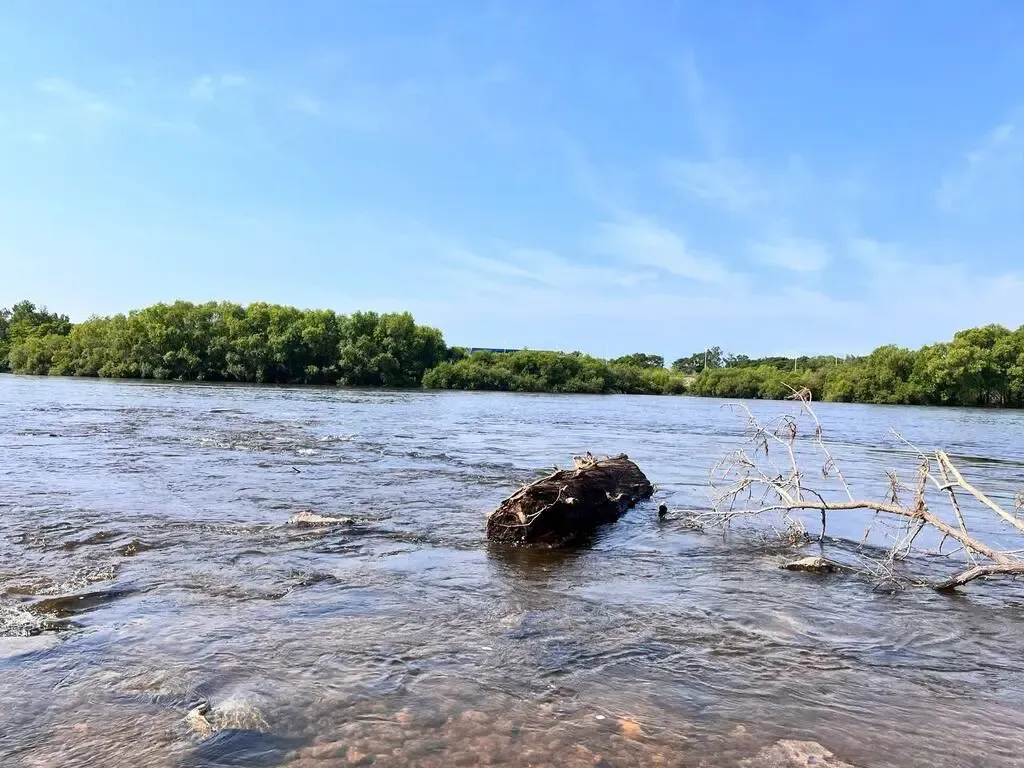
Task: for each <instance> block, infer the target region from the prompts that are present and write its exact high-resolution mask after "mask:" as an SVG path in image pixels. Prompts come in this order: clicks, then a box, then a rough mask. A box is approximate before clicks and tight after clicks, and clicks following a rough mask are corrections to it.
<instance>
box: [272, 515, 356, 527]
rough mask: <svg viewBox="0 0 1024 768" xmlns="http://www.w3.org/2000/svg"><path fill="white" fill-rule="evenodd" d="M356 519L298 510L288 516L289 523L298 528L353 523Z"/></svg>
mask: <svg viewBox="0 0 1024 768" xmlns="http://www.w3.org/2000/svg"><path fill="white" fill-rule="evenodd" d="M354 522H355V520H354V519H353V518H351V517H332V516H330V515H319V514H317V513H316V512H308V511H303V512H296V513H295V514H294V515H292V516H291V517H289V518H288V525H294V526H295V527H296V528H318V527H320V526H325V525H352V524H353V523H354Z"/></svg>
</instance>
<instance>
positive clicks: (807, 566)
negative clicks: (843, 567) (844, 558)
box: [782, 557, 839, 573]
mask: <svg viewBox="0 0 1024 768" xmlns="http://www.w3.org/2000/svg"><path fill="white" fill-rule="evenodd" d="M782 567H783V568H784V569H786V570H787V571H808V572H810V573H833V572H835V571H837V570H839V567H838V566H837V565H836V564H835V563H833V562H832V561H831V560H826V559H825V558H824V557H801V558H800V559H799V560H793V561H792V562H790V563H786V564H785V565H784V566H782Z"/></svg>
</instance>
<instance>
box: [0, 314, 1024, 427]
mask: <svg viewBox="0 0 1024 768" xmlns="http://www.w3.org/2000/svg"><path fill="white" fill-rule="evenodd" d="M2 370H10V371H11V372H13V373H17V374H25V375H38V376H43V375H56V376H72V377H93V378H103V379H120V380H126V381H178V382H199V383H234V384H271V385H277V386H341V387H344V388H350V389H354V390H359V389H363V390H367V389H384V390H393V391H410V390H433V391H444V390H461V391H480V392H529V393H547V394H628V395H695V396H700V397H718V398H724V399H750V400H781V399H785V398H786V397H789V396H790V395H791V394H792V393H793V392H794V391H796V390H801V389H806V390H809V391H810V392H811V394H812V397H813V399H814V400H817V401H826V402H856V403H873V404H887V405H934V406H977V407H996V408H1021V407H1024V326H1022V327H1021V328H1019V329H1017V330H1016V331H1010V330H1009V329H1007V328H1004V327H1002V326H998V325H988V326H984V327H981V328H973V329H969V330H965V331H961V332H959V333H957V334H956V335H955V336H954V338H953V340H952V341H950V342H943V343H938V344H932V345H928V346H925V347H922V348H921V349H919V350H910V349H905V348H901V347H897V346H894V345H886V346H882V347H879V348H878V349H876V350H875V351H874V352H872V353H871V354H870V355H867V356H864V357H846V358H839V357H836V356H832V355H823V356H816V357H797V358H789V357H766V358H757V359H751V358H749V357H746V356H744V355H725V354H723V353H722V351H721V350H720V349H719V348H717V347H714V348H709V349H705V350H702V351H700V352H697V353H694V354H692V355H690V356H689V357H684V358H679V359H678V360H676V361H674V362H673V363H672V364H671V365H666V362H665V360H664V359H663V358H662V357H660V356H658V355H652V354H644V353H635V354H632V355H625V356H623V357H619V358H616V359H614V360H604V359H601V358H597V357H593V356H591V355H586V354H583V353H580V352H550V351H535V350H525V349H524V350H518V351H508V350H489V349H479V348H478V349H472V350H471V349H466V348H462V347H449V346H448V345H447V344H446V343H445V341H444V337H443V335H442V334H441V331H439V330H438V329H436V328H430V327H427V326H423V325H417V324H416V322H415V321H414V319H413V317H412V315H411V314H409V313H408V312H403V313H384V314H378V313H376V312H355V313H353V314H351V315H347V316H346V315H339V314H336V313H335V312H334V311H332V310H299V309H296V308H294V307H286V306H281V305H274V304H265V303H254V304H249V305H247V306H242V305H239V304H233V303H230V302H207V303H205V304H193V303H191V302H184V301H179V302H175V303H173V304H155V305H153V306H150V307H146V308H144V309H140V310H136V311H132V312H129V313H128V314H126V315H124V314H120V315H113V316H110V317H93V318H90V319H89V320H86V321H84V322H82V323H77V324H73V323H71V322H70V321H69V319H68V317H67V316H66V315H60V314H56V313H53V312H49V311H48V310H46V309H45V308H40V307H37V306H36V305H35V304H33V303H32V302H29V301H23V302H19V303H18V304H16V305H14V307H12V308H10V309H3V310H0V371H2Z"/></svg>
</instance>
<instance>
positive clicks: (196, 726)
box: [185, 698, 269, 739]
mask: <svg viewBox="0 0 1024 768" xmlns="http://www.w3.org/2000/svg"><path fill="white" fill-rule="evenodd" d="M185 722H186V723H187V724H188V727H189V728H191V729H192V731H193V732H195V733H196V735H198V736H199V737H200V738H203V739H205V738H208V737H209V736H212V735H213V734H214V733H216V732H217V731H223V730H246V731H258V732H262V731H266V730H267V729H268V727H269V726H268V725H267V721H266V719H264V717H263V713H262V712H260V711H259V709H257V708H256V706H255V705H253V704H252V703H250V702H248V701H246V700H244V699H239V698H230V699H227V700H225V701H222V702H221V703H220V704H218V705H217V706H215V707H214V706H211V705H210V703H209V702H208V701H201V702H199V703H198V704H197V705H196V706H195V707H193V708H192V709H190V710H189V711H188V713H187V714H186V715H185Z"/></svg>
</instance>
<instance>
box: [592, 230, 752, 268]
mask: <svg viewBox="0 0 1024 768" xmlns="http://www.w3.org/2000/svg"><path fill="white" fill-rule="evenodd" d="M595 246H596V247H597V248H598V249H599V250H600V251H602V252H603V253H605V254H608V255H611V256H614V257H616V258H618V259H620V260H622V261H625V262H628V263H633V264H641V265H644V266H648V267H656V268H658V269H662V270H665V271H666V272H670V273H672V274H673V275H677V276H679V277H684V278H687V279H689V280H696V281H698V282H702V283H724V282H727V281H728V280H729V279H730V278H731V277H732V276H731V275H730V273H729V271H728V270H727V269H726V268H725V267H724V266H723V265H722V264H721V262H719V260H718V259H716V258H714V257H712V256H708V255H704V254H698V253H695V252H694V251H693V250H692V249H691V248H690V247H689V246H688V245H687V244H686V241H685V240H684V239H683V237H682V235H680V234H679V233H677V232H675V231H674V230H672V229H669V228H668V227H665V226H663V225H660V224H657V223H656V222H654V221H651V220H649V219H646V218H642V217H638V216H629V217H626V218H622V219H620V220H617V221H611V222H605V223H604V224H602V225H601V226H600V229H599V235H598V239H597V241H596V243H595Z"/></svg>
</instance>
